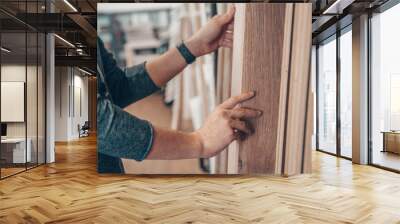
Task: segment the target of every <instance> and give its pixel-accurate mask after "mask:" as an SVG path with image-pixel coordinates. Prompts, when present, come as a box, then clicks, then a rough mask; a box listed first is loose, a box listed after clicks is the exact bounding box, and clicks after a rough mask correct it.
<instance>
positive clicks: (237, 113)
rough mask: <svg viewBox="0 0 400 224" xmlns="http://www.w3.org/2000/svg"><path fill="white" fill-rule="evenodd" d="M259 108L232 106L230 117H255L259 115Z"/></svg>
mask: <svg viewBox="0 0 400 224" xmlns="http://www.w3.org/2000/svg"><path fill="white" fill-rule="evenodd" d="M261 114H262V112H261V111H260V110H254V109H249V108H234V109H232V110H231V111H230V117H231V118H234V119H248V118H256V117H259V116H261Z"/></svg>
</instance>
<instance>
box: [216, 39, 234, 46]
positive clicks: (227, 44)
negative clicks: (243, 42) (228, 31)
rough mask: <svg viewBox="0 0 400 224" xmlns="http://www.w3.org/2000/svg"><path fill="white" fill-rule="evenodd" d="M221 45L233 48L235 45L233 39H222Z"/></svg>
mask: <svg viewBox="0 0 400 224" xmlns="http://www.w3.org/2000/svg"><path fill="white" fill-rule="evenodd" d="M219 46H220V47H227V48H232V47H233V41H232V40H227V39H222V40H220V42H219Z"/></svg>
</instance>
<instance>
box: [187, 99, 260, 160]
mask: <svg viewBox="0 0 400 224" xmlns="http://www.w3.org/2000/svg"><path fill="white" fill-rule="evenodd" d="M254 95H255V93H254V92H248V93H243V94H241V95H239V96H234V97H231V98H229V99H228V100H226V101H225V102H223V103H222V104H220V105H219V106H218V107H217V108H216V109H215V110H214V111H213V112H212V113H211V114H210V115H209V116H208V117H207V119H206V121H205V123H204V125H203V127H201V128H200V129H199V130H197V131H195V132H194V134H195V135H196V136H197V137H198V139H199V141H200V142H201V144H202V150H201V155H200V157H201V158H209V157H212V156H215V155H216V154H218V153H219V152H220V151H222V150H223V149H224V148H225V147H226V146H228V145H229V144H230V143H231V142H232V141H233V140H235V139H242V138H244V137H246V136H248V135H250V134H252V133H253V132H254V130H253V129H252V127H250V125H249V122H248V119H252V118H257V117H259V116H261V114H262V111H260V110H256V109H251V108H244V107H240V103H242V102H245V101H247V100H250V99H251V98H253V97H254Z"/></svg>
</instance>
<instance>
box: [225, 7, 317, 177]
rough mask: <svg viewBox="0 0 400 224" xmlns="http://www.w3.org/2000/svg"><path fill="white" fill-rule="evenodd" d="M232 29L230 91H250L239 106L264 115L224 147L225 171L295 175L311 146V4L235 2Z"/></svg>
mask: <svg viewBox="0 0 400 224" xmlns="http://www.w3.org/2000/svg"><path fill="white" fill-rule="evenodd" d="M234 30H235V32H234V48H233V59H232V60H233V62H232V87H231V88H232V89H231V94H232V95H238V94H240V93H242V92H248V91H256V96H255V97H254V98H253V99H252V100H250V101H248V102H245V103H243V104H242V106H243V107H250V108H257V109H261V110H263V112H264V114H263V116H262V117H261V118H258V119H257V120H256V121H250V122H251V124H252V126H253V127H254V128H255V130H256V132H255V134H254V135H252V136H250V137H248V138H247V139H246V140H244V141H242V142H234V143H232V144H231V145H230V147H229V153H228V173H268V174H282V175H293V174H297V173H300V172H302V171H303V170H304V168H303V166H305V165H307V168H308V167H309V166H308V164H305V163H304V158H305V157H306V155H305V153H306V151H307V150H306V147H305V146H306V145H308V144H311V140H309V138H311V137H310V136H311V135H310V136H308V135H306V130H307V128H306V124H307V121H308V120H309V119H307V114H308V111H309V110H312V109H311V108H309V107H310V106H309V103H308V100H307V99H308V97H309V82H310V71H309V67H310V49H311V4H291V3H288V4H285V3H279V4H276V3H274V4H268V3H263V4H261V3H258V4H237V5H236V15H235V27H234ZM308 109H309V110H308ZM311 130H312V129H311ZM307 152H308V151H307ZM307 155H310V154H309V153H308V154H307ZM310 161H311V159H307V163H309V162H310Z"/></svg>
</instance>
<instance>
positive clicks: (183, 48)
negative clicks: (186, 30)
mask: <svg viewBox="0 0 400 224" xmlns="http://www.w3.org/2000/svg"><path fill="white" fill-rule="evenodd" d="M176 48H177V49H178V51H179V53H181V55H182V57H183V58H184V59H185V61H186V63H188V64H192V63H193V62H194V61H195V60H196V56H194V55H193V54H192V52H190V51H189V49H188V48H187V47H186V45H185V44H184V43H183V42H182V43H181V44H179V45H178V46H177V47H176Z"/></svg>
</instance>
